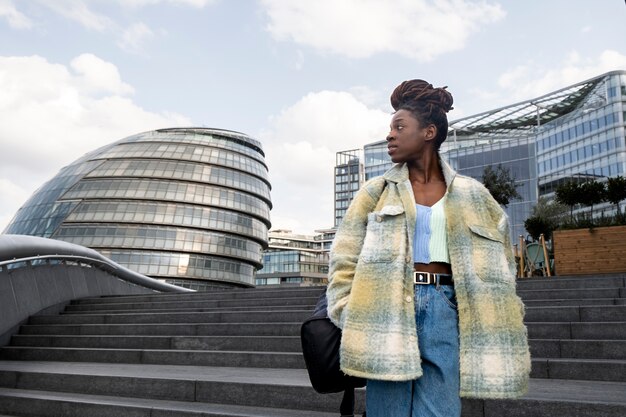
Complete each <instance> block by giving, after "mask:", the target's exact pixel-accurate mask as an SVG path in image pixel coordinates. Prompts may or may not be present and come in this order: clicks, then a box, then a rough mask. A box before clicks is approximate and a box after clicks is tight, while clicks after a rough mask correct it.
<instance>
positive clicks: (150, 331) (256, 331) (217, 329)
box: [20, 322, 626, 340]
mask: <svg viewBox="0 0 626 417" xmlns="http://www.w3.org/2000/svg"><path fill="white" fill-rule="evenodd" d="M300 326H301V323H299V322H295V323H276V324H273V323H209V324H206V323H205V324H185V325H181V324H76V325H74V324H56V325H24V326H21V328H20V334H25V335H128V336H141V335H144V336H209V335H210V336H297V335H299V334H300ZM527 329H528V336H529V337H530V338H531V339H579V340H590V339H605V340H626V322H609V323H602V322H591V323H576V322H575V323H570V322H552V323H544V322H533V323H528V324H527Z"/></svg>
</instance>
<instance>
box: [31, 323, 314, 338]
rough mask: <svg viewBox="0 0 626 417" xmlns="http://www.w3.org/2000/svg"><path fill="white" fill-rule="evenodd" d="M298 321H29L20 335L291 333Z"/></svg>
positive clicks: (230, 334) (297, 327)
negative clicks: (103, 322) (125, 322)
mask: <svg viewBox="0 0 626 417" xmlns="http://www.w3.org/2000/svg"><path fill="white" fill-rule="evenodd" d="M301 325H302V323H300V322H286V323H196V324H190V323H186V324H182V325H181V324H160V323H156V324H150V323H147V324H34V325H33V324H28V325H23V326H21V327H20V333H21V334H41V335H44V334H45V335H128V336H133V335H135V336H140V335H146V336H148V335H152V336H195V335H198V336H207V335H211V336H294V335H299V334H300V326H301Z"/></svg>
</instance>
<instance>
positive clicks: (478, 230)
mask: <svg viewBox="0 0 626 417" xmlns="http://www.w3.org/2000/svg"><path fill="white" fill-rule="evenodd" d="M469 228H470V231H471V237H472V266H473V267H474V272H476V275H478V277H479V278H480V279H481V280H483V281H489V282H498V281H499V282H505V281H509V279H508V275H509V269H508V264H507V259H506V254H505V248H504V238H503V237H502V234H501V233H500V232H499V231H498V230H497V229H494V228H490V227H485V226H480V225H473V224H470V225H469Z"/></svg>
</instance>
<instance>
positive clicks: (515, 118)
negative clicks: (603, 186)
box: [335, 71, 626, 241]
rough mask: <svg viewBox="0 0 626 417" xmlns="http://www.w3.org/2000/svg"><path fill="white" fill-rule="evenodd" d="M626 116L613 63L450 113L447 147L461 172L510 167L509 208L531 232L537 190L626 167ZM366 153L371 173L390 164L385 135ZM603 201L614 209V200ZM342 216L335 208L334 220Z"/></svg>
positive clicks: (515, 223) (622, 75) (625, 75)
mask: <svg viewBox="0 0 626 417" xmlns="http://www.w3.org/2000/svg"><path fill="white" fill-rule="evenodd" d="M625 119H626V71H612V72H609V73H606V74H603V75H600V76H597V77H594V78H592V79H589V80H586V81H583V82H580V83H578V84H574V85H572V86H569V87H565V88H562V89H560V90H557V91H554V92H552V93H549V94H546V95H543V96H541V97H537V98H534V99H531V100H526V101H523V102H520V103H515V104H511V105H508V106H505V107H501V108H498V109H495V110H490V111H487V112H483V113H479V114H476V115H473V116H469V117H465V118H462V119H458V120H454V121H451V122H450V130H449V132H448V139H447V140H446V142H444V144H443V145H442V148H441V155H442V157H443V158H444V159H446V160H447V161H448V162H449V163H450V164H451V166H452V167H453V168H454V169H456V170H457V171H458V172H459V173H460V174H463V175H468V176H470V177H473V178H476V179H477V180H479V181H481V180H482V176H483V172H484V170H485V168H486V167H488V166H492V167H495V166H497V165H502V166H503V167H504V168H506V169H508V170H509V172H510V173H511V175H512V176H513V177H514V178H515V182H516V184H517V185H518V192H519V193H520V195H521V196H522V198H521V199H520V200H514V201H512V202H511V203H510V204H509V205H508V207H507V208H506V211H507V213H508V215H509V218H510V222H511V229H512V230H511V236H512V238H513V239H515V240H516V239H517V236H519V235H526V232H525V229H524V221H525V220H526V219H527V218H528V217H529V216H530V213H531V210H532V207H533V206H534V205H535V204H536V203H537V200H538V198H539V197H546V198H548V199H551V198H553V197H554V190H555V189H556V187H558V185H560V184H562V183H564V182H566V181H570V180H584V179H588V178H594V179H598V180H600V181H602V180H603V179H606V178H608V177H615V176H618V175H622V176H623V175H624V172H625V171H626V143H625V140H626V139H625V128H626V123H625ZM351 152H354V151H351ZM363 154H364V157H363V161H364V173H365V179H366V180H367V179H369V178H372V177H374V176H377V175H382V174H383V173H384V172H385V171H386V170H387V169H388V168H390V167H391V166H392V163H391V161H390V160H389V157H388V155H387V148H386V143H385V141H378V142H374V143H371V144H368V145H365V147H364V151H363ZM342 204H344V205H345V202H342ZM603 208H604V209H605V210H607V212H609V211H612V210H614V208H613V206H612V205H610V204H604V205H603V207H599V209H603ZM597 211H598V212H600V210H597ZM340 220H341V219H340V218H338V216H337V212H336V214H335V224H338V223H339V222H340ZM515 240H514V241H515Z"/></svg>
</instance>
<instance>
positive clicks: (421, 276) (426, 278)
mask: <svg viewBox="0 0 626 417" xmlns="http://www.w3.org/2000/svg"><path fill="white" fill-rule="evenodd" d="M435 280H436V278H435V274H431V273H430V272H419V271H413V283H414V284H418V285H428V284H434V283H435Z"/></svg>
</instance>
